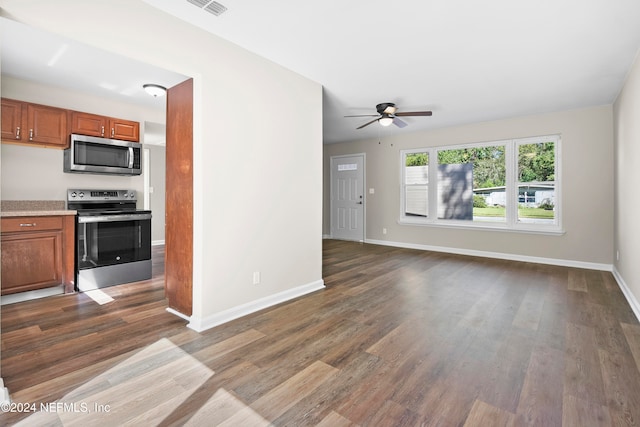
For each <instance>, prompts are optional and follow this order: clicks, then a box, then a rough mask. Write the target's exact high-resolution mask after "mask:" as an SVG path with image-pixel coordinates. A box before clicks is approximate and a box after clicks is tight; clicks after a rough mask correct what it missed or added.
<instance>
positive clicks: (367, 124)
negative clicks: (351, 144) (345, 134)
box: [356, 117, 379, 129]
mask: <svg viewBox="0 0 640 427" xmlns="http://www.w3.org/2000/svg"><path fill="white" fill-rule="evenodd" d="M378 119H379V117H378V118H376V119H374V120H371V121H370V122H368V123H365V124H363V125H362V126H360V127H357V128H356V129H362V128H363V127H365V126H369V125H370V124H371V123H375V122H377V121H378Z"/></svg>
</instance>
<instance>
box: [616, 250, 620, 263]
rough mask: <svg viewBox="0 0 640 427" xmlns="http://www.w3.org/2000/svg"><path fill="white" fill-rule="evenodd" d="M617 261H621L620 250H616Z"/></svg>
mask: <svg viewBox="0 0 640 427" xmlns="http://www.w3.org/2000/svg"><path fill="white" fill-rule="evenodd" d="M616 261H620V251H616Z"/></svg>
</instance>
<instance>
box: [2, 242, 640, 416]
mask: <svg viewBox="0 0 640 427" xmlns="http://www.w3.org/2000/svg"><path fill="white" fill-rule="evenodd" d="M154 255H155V256H154V278H153V279H152V280H149V281H145V282H139V283H135V284H128V285H121V286H116V287H112V288H107V289H105V293H106V294H107V295H108V296H110V297H112V298H113V301H111V302H108V303H105V304H103V305H100V304H98V303H96V302H95V301H93V300H92V299H90V298H89V297H88V296H87V295H85V294H75V295H67V296H57V297H50V298H47V299H42V300H39V301H29V302H23V303H18V304H14V305H8V306H3V307H2V376H3V377H4V379H5V385H6V386H7V387H8V388H9V390H10V392H11V393H12V397H13V399H14V401H15V402H22V403H32V404H36V405H37V409H40V406H39V405H40V403H41V402H43V403H45V404H48V406H45V408H48V409H49V412H43V411H38V412H37V413H22V414H16V413H10V414H7V413H5V414H0V424H1V425H10V424H13V423H16V422H18V421H19V420H21V422H20V423H19V424H21V425H29V426H33V425H53V426H56V425H64V426H67V425H109V426H115V425H135V426H140V425H162V426H172V425H192V426H202V425H206V426H211V425H229V426H252V425H270V424H271V425H276V426H304V425H321V426H332V427H333V426H347V425H363V426H365V425H366V426H403V425H407V426H414V425H415V426H419V425H433V426H463V425H464V426H494V425H495V426H498V425H500V426H502V425H505V426H510V425H511V426H521V425H539V426H560V425H564V426H580V427H584V426H609V425H616V426H619V425H638V424H639V423H640V372H639V366H640V325H639V324H638V321H637V320H636V319H635V317H634V315H633V312H632V311H631V309H630V307H629V305H628V304H627V302H626V301H625V299H624V297H623V295H622V293H621V292H620V290H619V288H618V286H617V284H616V283H615V281H614V278H613V277H612V275H611V274H610V273H606V272H600V271H591V270H580V269H574V268H564V267H553V266H544V265H537V264H528V263H517V262H508V261H500V260H490V259H483V258H474V257H465V256H456V255H446V254H439V253H433V252H422V251H415V250H405V249H395V248H389V247H381V246H375V245H367V244H359V243H351V242H340V241H331V240H327V241H325V242H324V250H323V265H324V272H323V277H324V280H325V283H326V289H325V290H322V291H318V292H315V293H313V294H311V295H308V296H305V297H302V298H299V299H297V300H294V301H291V302H288V303H284V304H281V305H279V306H277V307H274V308H271V309H267V310H264V311H261V312H259V313H255V314H252V315H249V316H246V317H244V318H242V319H238V320H236V321H233V322H230V323H228V324H225V325H222V326H220V327H217V328H214V329H211V330H208V331H206V332H204V333H201V334H198V333H196V332H194V331H191V330H189V329H188V328H186V327H185V324H186V322H184V321H183V320H181V319H178V318H176V317H175V316H173V315H171V314H169V313H167V312H166V311H165V307H166V304H165V302H164V300H163V279H162V273H163V272H162V269H163V265H162V251H161V249H158V248H156V251H155V253H154ZM23 410H25V408H23Z"/></svg>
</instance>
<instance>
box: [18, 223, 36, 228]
mask: <svg viewBox="0 0 640 427" xmlns="http://www.w3.org/2000/svg"><path fill="white" fill-rule="evenodd" d="M35 226H36V223H35V222H31V223H24V224H20V227H35Z"/></svg>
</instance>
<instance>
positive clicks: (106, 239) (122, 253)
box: [77, 212, 151, 270]
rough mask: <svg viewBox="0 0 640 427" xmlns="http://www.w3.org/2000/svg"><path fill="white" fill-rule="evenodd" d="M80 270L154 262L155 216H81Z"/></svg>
mask: <svg viewBox="0 0 640 427" xmlns="http://www.w3.org/2000/svg"><path fill="white" fill-rule="evenodd" d="M77 256H78V258H77V268H78V270H84V269H90V268H96V267H105V266H111V265H117V264H124V263H132V262H137V261H144V260H150V259H151V213H148V212H147V213H126V214H100V215H80V216H78V226H77Z"/></svg>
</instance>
